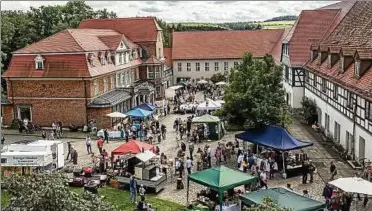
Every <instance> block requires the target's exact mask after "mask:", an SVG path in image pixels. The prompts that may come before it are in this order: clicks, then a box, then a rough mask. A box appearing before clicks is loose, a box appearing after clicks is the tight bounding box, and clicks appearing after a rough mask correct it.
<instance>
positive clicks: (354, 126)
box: [352, 96, 357, 160]
mask: <svg viewBox="0 0 372 211" xmlns="http://www.w3.org/2000/svg"><path fill="white" fill-rule="evenodd" d="M356 110H357V96H355V100H354V107H353V140H352V142H353V145H352V147H353V151H352V158H353V160H355V140H356V135H355V131H356Z"/></svg>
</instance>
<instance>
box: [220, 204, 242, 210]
mask: <svg viewBox="0 0 372 211" xmlns="http://www.w3.org/2000/svg"><path fill="white" fill-rule="evenodd" d="M216 211H220V206H219V205H217V206H216ZM222 211H240V209H239V205H238V204H233V205H230V206H222Z"/></svg>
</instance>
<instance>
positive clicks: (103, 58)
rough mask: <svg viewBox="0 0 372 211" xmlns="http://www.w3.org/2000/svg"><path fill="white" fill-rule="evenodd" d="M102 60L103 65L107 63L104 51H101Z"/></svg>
mask: <svg viewBox="0 0 372 211" xmlns="http://www.w3.org/2000/svg"><path fill="white" fill-rule="evenodd" d="M100 62H101V65H105V64H106V62H105V55H104V54H103V53H101V55H100Z"/></svg>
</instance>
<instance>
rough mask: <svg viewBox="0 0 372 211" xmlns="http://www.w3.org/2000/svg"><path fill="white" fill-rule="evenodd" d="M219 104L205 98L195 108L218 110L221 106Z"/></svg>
mask: <svg viewBox="0 0 372 211" xmlns="http://www.w3.org/2000/svg"><path fill="white" fill-rule="evenodd" d="M221 106H222V105H221V104H220V103H218V102H216V101H213V100H211V99H207V101H204V102H202V103H200V104H199V105H198V107H197V108H196V109H197V110H198V111H206V110H209V111H211V110H218V109H220V108H221Z"/></svg>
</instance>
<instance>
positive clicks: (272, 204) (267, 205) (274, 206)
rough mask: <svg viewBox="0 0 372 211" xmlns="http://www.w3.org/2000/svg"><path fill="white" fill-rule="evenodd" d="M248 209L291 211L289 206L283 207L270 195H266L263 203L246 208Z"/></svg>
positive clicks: (251, 210) (255, 210) (254, 210)
mask: <svg viewBox="0 0 372 211" xmlns="http://www.w3.org/2000/svg"><path fill="white" fill-rule="evenodd" d="M245 210H246V211H291V209H288V208H281V207H279V205H278V202H277V201H274V200H272V199H271V198H270V197H264V198H263V199H262V203H261V204H258V205H257V206H254V207H250V208H247V209H245Z"/></svg>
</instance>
